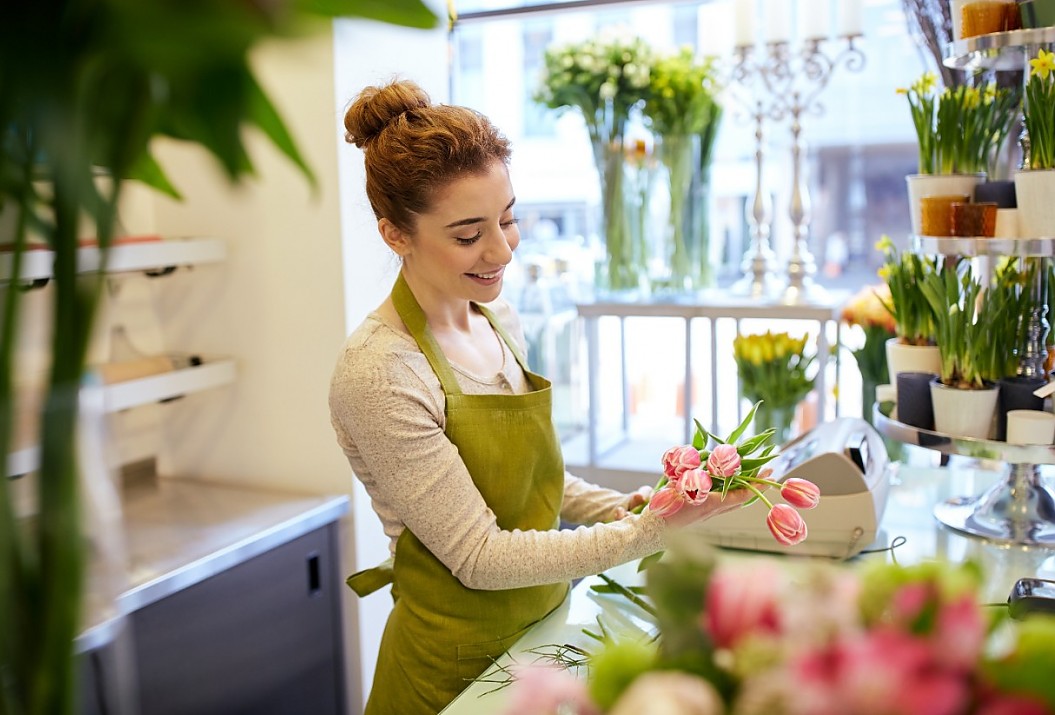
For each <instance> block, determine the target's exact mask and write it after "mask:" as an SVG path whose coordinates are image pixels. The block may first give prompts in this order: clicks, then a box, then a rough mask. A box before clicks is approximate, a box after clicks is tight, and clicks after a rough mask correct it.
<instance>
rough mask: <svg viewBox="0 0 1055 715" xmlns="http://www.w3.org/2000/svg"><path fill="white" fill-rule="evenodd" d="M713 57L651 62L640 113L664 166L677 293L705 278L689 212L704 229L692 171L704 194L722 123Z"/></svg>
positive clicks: (702, 245) (698, 235)
mask: <svg viewBox="0 0 1055 715" xmlns="http://www.w3.org/2000/svg"><path fill="white" fill-rule="evenodd" d="M717 74H718V73H717V69H716V68H715V65H714V61H713V59H710V58H708V59H705V60H702V61H701V60H697V59H696V57H695V55H694V54H693V52H692V50H691V49H689V48H683V49H681V50H679V51H678V52H675V53H673V54H669V55H664V56H661V57H659V58H657V59H656V61H655V62H654V63H653V65H652V68H651V72H650V75H649V85H648V90H647V92H646V94H645V101H644V105H643V106H642V109H641V113H642V115H643V116H644V118H645V121H646V122H647V123H648V124H649V126H650V128H651V129H652V132H653V133H654V134H655V137H656V146H657V147H658V151H657V155H658V157H659V160H660V162H661V163H662V164H663V166H664V168H666V170H667V183H668V188H669V194H670V212H669V226H670V241H669V246H670V248H669V250H668V251H666V252H665V254H666V256H667V257H668V258H669V266H670V278H669V283H670V287H671V288H673V289H674V290H676V291H683V290H690V291H691V290H696V289H699V288H703V287H705V283H706V278H707V276H708V271H707V269H708V265H707V253H708V246H707V241H706V238H707V234H706V231H705V230H704V231H699V232H693V231H692V230H691V223H690V219H691V216H692V212H693V211H698V212H702V213H703V214H704V216H703V218H704V221H703V223H702V226H703V227H704V229H705V228H706V211H707V206H706V205H702V206H697V205H694V203H693V196H692V190H691V189H692V184H693V179H694V178H697V177H695V175H696V174H697V173H699V174H700V177H698V178H697V181H702V182H703V184H704V186H702V187H701V188H702V189H704V191H703V192H701V194H700V196H698V197H697V200H700V201H703V200H705V199H706V196H707V195H708V193H707V191H706V188H707V186H706V184H707V182H708V180H709V169H710V163H711V158H712V149H713V146H714V138H715V136H716V135H717V130H718V124H719V122H720V121H721V116H722V108H721V105H720V104H719V103H718V97H717V94H718V90H719V86H718V77H717Z"/></svg>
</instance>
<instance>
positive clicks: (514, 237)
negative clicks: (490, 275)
mask: <svg viewBox="0 0 1055 715" xmlns="http://www.w3.org/2000/svg"><path fill="white" fill-rule="evenodd" d="M506 241H507V242H508V243H509V250H510V251H515V250H516V249H517V246H519V245H520V229H519V228H518V227H517V226H513V230H512V231H510V232H509V234H508V235H507V236H506Z"/></svg>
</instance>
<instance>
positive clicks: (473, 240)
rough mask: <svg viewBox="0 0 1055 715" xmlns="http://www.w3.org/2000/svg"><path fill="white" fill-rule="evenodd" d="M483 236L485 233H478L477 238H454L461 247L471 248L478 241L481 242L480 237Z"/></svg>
mask: <svg viewBox="0 0 1055 715" xmlns="http://www.w3.org/2000/svg"><path fill="white" fill-rule="evenodd" d="M483 235H484V234H483V231H477V232H476V235H475V236H470V237H469V238H462V237H461V236H455V237H454V242H455V243H457V244H458V245H459V246H471V245H473V244H474V243H476V242H477V241H479V240H480V237H481V236H483Z"/></svg>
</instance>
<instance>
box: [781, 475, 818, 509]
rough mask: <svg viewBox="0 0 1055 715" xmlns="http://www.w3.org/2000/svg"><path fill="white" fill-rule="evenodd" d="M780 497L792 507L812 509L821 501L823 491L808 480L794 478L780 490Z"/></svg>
mask: <svg viewBox="0 0 1055 715" xmlns="http://www.w3.org/2000/svg"><path fill="white" fill-rule="evenodd" d="M780 496H781V497H783V499H784V501H786V502H787V503H788V504H791V506H794V507H798V508H799V509H812V508H813V507H815V506H817V505H818V504H819V503H820V501H821V490H820V489H819V488H818V487H817V485H816V484H814V483H813V482H811V481H809V480H807V479H799V478H797V477H792V478H791V479H789V480H787V481H786V482H784V486H782V487H781V488H780Z"/></svg>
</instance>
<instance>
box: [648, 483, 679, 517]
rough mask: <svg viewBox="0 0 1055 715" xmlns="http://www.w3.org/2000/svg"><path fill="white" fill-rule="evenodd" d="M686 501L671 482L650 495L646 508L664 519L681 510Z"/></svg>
mask: <svg viewBox="0 0 1055 715" xmlns="http://www.w3.org/2000/svg"><path fill="white" fill-rule="evenodd" d="M686 503H687V502H686V501H685V497H684V496H682V494H681V492H679V491H678V490H677V489H676V488H675V487H674V485H673V484H668V485H667V486H665V487H663V488H662V489H660V490H659V491H658V492H656V493H655V494H653V495H652V499H651V500H650V501H649V502H648V510H649V511H652V512H655V513H656V515H657V516H661V517H663V518H664V519H665V518H667V517H670V516H674V515H675V514H677V513H678V512H679V511H681V508H682V507H683V506H685V504H686Z"/></svg>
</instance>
